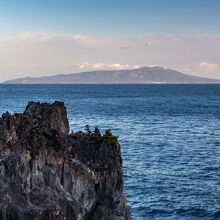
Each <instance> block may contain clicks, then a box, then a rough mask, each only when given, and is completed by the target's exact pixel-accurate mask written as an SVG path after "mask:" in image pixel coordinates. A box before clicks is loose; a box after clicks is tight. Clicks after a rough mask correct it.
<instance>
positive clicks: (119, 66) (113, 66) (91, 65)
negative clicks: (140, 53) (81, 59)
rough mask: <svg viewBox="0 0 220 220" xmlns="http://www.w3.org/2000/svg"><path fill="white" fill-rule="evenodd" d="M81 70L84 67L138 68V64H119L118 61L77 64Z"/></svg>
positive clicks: (97, 68) (99, 68)
mask: <svg viewBox="0 0 220 220" xmlns="http://www.w3.org/2000/svg"><path fill="white" fill-rule="evenodd" d="M78 66H79V68H80V69H81V70H85V69H94V70H101V69H102V70H104V69H112V70H123V69H137V68H140V66H139V65H129V64H125V65H124V64H119V63H112V64H107V63H100V62H99V63H87V62H85V63H83V64H79V65H78Z"/></svg>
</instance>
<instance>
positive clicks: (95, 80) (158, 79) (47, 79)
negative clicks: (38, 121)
mask: <svg viewBox="0 0 220 220" xmlns="http://www.w3.org/2000/svg"><path fill="white" fill-rule="evenodd" d="M3 83H4V84H163V83H164V84H168V83H170V84H172V83H174V84H175V83H220V79H211V78H205V77H198V76H191V75H187V74H185V73H181V72H178V71H175V70H172V69H167V68H163V67H142V68H139V69H128V70H98V71H87V72H80V73H72V74H57V75H53V76H42V77H24V78H17V79H12V80H7V81H5V82H3Z"/></svg>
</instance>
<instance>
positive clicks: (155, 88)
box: [0, 84, 220, 220]
mask: <svg viewBox="0 0 220 220" xmlns="http://www.w3.org/2000/svg"><path fill="white" fill-rule="evenodd" d="M30 100H34V101H41V102H53V101H55V100H60V101H64V102H65V104H66V106H67V109H68V117H69V121H70V124H71V129H72V130H74V131H77V130H83V129H84V126H85V125H86V124H89V125H91V127H92V128H94V127H95V126H98V127H99V128H101V130H102V132H103V131H104V130H105V129H108V128H111V129H112V131H113V133H114V134H115V135H118V136H119V137H120V138H119V140H120V143H121V148H122V153H123V160H124V164H123V166H124V175H125V192H126V195H127V198H128V202H129V205H130V206H131V207H132V208H131V212H132V216H133V218H134V219H138V220H139V219H140V220H141V219H167V220H172V219H173V220H176V219H181V220H191V219H204V220H207V219H218V218H220V211H219V210H220V85H214V84H212V85H202V84H199V85H193V84H187V85H4V84H2V85H0V101H1V103H2V104H1V106H0V112H1V113H3V112H5V111H8V110H9V111H10V112H11V113H13V112H21V111H23V109H24V108H25V106H26V104H27V102H28V101H30Z"/></svg>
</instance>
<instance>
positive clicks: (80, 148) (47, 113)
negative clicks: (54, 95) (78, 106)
mask: <svg viewBox="0 0 220 220" xmlns="http://www.w3.org/2000/svg"><path fill="white" fill-rule="evenodd" d="M0 219H1V220H81V219H91V220H93V219H94V220H96V219H103V220H110V219H114V220H119V219H120V220H125V219H130V217H129V208H128V207H127V205H126V198H125V196H124V193H123V172H122V158H121V152H120V145H119V143H118V141H117V137H115V136H113V135H112V134H111V132H110V131H106V133H105V134H104V135H103V136H102V135H101V134H100V132H99V130H98V129H97V128H96V129H95V131H94V132H91V131H90V130H89V128H88V129H87V131H86V132H85V133H83V132H76V133H71V134H69V123H68V119H67V112H66V108H65V106H64V103H62V102H55V103H53V104H52V105H51V104H48V103H42V104H41V103H38V102H30V103H29V104H28V106H27V107H26V110H25V111H24V113H22V114H14V115H11V114H9V113H8V112H7V113H5V114H3V115H2V118H0Z"/></svg>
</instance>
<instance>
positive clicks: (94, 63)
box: [0, 0, 220, 81]
mask: <svg viewBox="0 0 220 220" xmlns="http://www.w3.org/2000/svg"><path fill="white" fill-rule="evenodd" d="M219 12H220V1H219V0H182V1H181V0H111V1H110V0H109V1H107V0H106V1H105V0H26V1H25V0H19V1H18V0H10V1H9V0H4V1H3V0H0V76H1V79H0V81H4V80H6V79H12V78H18V77H23V76H42V75H53V74H59V73H74V72H80V71H87V70H100V69H125V68H137V67H142V66H163V67H168V68H172V69H176V70H179V71H181V72H185V73H188V74H191V75H198V76H206V77H210V78H218V79H220V13H219Z"/></svg>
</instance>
